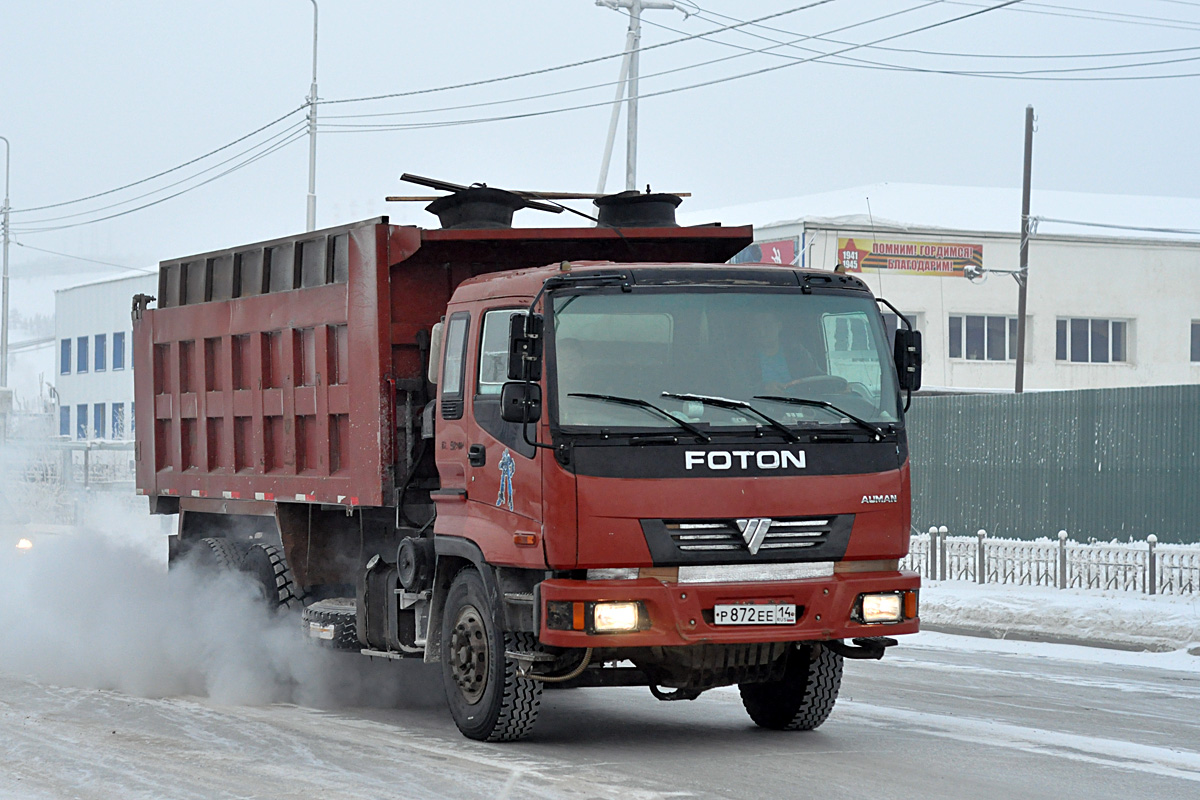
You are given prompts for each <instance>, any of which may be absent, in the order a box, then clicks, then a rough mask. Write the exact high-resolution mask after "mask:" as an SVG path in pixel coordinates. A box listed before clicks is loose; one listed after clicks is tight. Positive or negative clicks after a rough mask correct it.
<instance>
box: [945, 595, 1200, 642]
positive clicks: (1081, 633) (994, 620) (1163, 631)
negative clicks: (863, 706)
mask: <svg viewBox="0 0 1200 800" xmlns="http://www.w3.org/2000/svg"><path fill="white" fill-rule="evenodd" d="M921 622H922V625H923V627H924V628H926V629H929V630H942V631H946V632H963V633H967V632H970V633H975V634H979V635H985V636H993V637H995V638H1001V639H1003V638H1014V639H1031V640H1033V641H1057V642H1068V643H1069V642H1077V643H1091V644H1097V645H1101V646H1115V647H1122V648H1131V649H1146V650H1156V651H1169V650H1178V649H1181V648H1188V649H1191V648H1194V647H1198V646H1200V594H1191V595H1144V594H1138V593H1136V592H1118V591H1084V590H1078V589H1052V588H1048V587H1044V586H979V585H977V584H973V583H965V582H961V581H929V580H926V581H924V582H923V584H922V588H921Z"/></svg>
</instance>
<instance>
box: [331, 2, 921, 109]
mask: <svg viewBox="0 0 1200 800" xmlns="http://www.w3.org/2000/svg"><path fill="white" fill-rule="evenodd" d="M938 1H939V2H941V1H942V0H938ZM832 2H834V0H816V2H812V3H808V4H806V5H802V6H796V7H795V8H789V9H787V10H785V11H777V12H775V13H774V14H767V15H765V16H762V17H757V18H755V19H752V20H747V21H745V22H739V23H737V24H736V25H729V26H726V29H727V30H734V29H736V28H740V27H743V26H745V25H753V24H755V23H757V22H765V21H766V20H768V19H775V18H776V17H783V16H786V15H788V14H795V13H797V12H799V11H807V10H808V9H810V8H816V7H817V6H823V5H826V4H827V3H832ZM708 35H710V33H704V34H695V35H688V36H684V37H682V38H680V39H673V40H671V41H669V42H658V43H656V44H649V45H645V46H643V47H639V48H637V50H636V51H630V52H638V53H645V52H647V51H649V50H657V49H659V48H662V47H670V46H672V45H676V44H680V43H682V42H688V41H691V40H693V39H698V38H700V37H702V36H708ZM624 56H625V51H624V50H622V51H621V52H620V53H610V54H608V55H606V56H597V57H595V58H586V59H583V60H582V61H572V62H571V63H569V64H559V65H557V66H554V67H543V68H542V69H535V70H530V71H528V72H517V73H514V74H512V75H502V76H500V77H498V78H485V79H483V80H478V81H470V82H468V83H455V84H450V85H447V86H435V87H432V88H429V89H413V90H411V91H407V92H391V93H390V94H377V95H370V96H367V97H344V98H341V99H339V100H319V101H317V102H318V104H319V105H335V104H339V103H363V102H367V101H370V100H390V99H393V98H396V97H414V96H416V95H421V94H432V93H434V92H448V91H451V90H454V89H470V88H473V87H476V86H487V85H488V84H493V83H501V82H503V81H512V80H517V79H519V78H529V77H532V76H534V75H545V74H546V73H548V72H558V71H560V70H564V69H573V68H575V67H582V66H585V65H587V64H598V63H600V62H602V61H611V60H612V59H614V58H623V57H624ZM605 105H610V104H608V103H606V104H605Z"/></svg>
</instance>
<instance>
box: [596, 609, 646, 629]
mask: <svg viewBox="0 0 1200 800" xmlns="http://www.w3.org/2000/svg"><path fill="white" fill-rule="evenodd" d="M592 627H593V629H594V630H595V631H596V633H622V632H625V631H636V630H637V629H638V604H637V603H636V602H634V603H630V602H624V603H596V605H595V606H594V607H593V609H592Z"/></svg>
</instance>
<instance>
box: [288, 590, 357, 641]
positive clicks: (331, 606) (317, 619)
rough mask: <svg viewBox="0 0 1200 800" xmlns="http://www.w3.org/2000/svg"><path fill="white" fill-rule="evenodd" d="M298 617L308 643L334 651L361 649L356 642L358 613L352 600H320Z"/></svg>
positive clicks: (344, 598) (336, 598)
mask: <svg viewBox="0 0 1200 800" xmlns="http://www.w3.org/2000/svg"><path fill="white" fill-rule="evenodd" d="M301 618H302V619H303V620H304V633H305V635H306V636H308V637H309V641H312V642H315V643H317V644H319V645H321V646H322V647H331V648H333V649H335V650H354V651H358V650H361V649H362V644H361V643H360V642H359V641H358V613H357V610H356V608H355V604H354V599H353V598H350V597H334V598H331V599H329V600H320V601H318V602H316V603H313V604H312V605H311V606H308V607H306V608H305V609H304V613H303V614H302V616H301ZM318 630H319V631H320V633H318Z"/></svg>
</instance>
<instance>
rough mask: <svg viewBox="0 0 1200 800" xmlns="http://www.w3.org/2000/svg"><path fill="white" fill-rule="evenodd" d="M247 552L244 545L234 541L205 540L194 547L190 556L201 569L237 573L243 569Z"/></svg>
mask: <svg viewBox="0 0 1200 800" xmlns="http://www.w3.org/2000/svg"><path fill="white" fill-rule="evenodd" d="M245 551H246V546H245V545H244V544H242V543H240V542H235V541H233V540H232V539H214V538H204V539H201V540H199V541H198V542H196V543H195V544H194V545H192V547H191V548H190V549H189V551H188V555H189V556H190V557H191V559H192V561H193V562H194V563H195V564H198V565H199V566H200V568H201V569H210V570H216V571H218V572H237V571H238V570H240V569H241V568H242V557H243V556H244V555H245Z"/></svg>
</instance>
